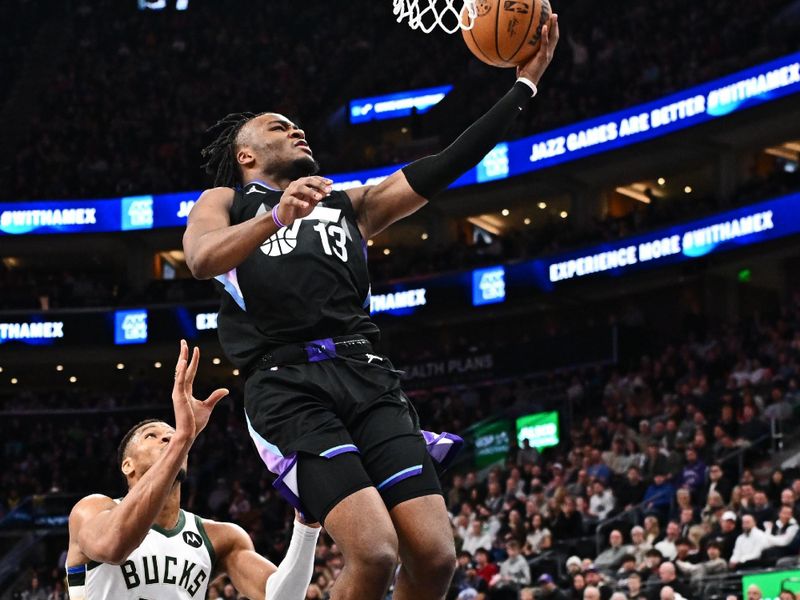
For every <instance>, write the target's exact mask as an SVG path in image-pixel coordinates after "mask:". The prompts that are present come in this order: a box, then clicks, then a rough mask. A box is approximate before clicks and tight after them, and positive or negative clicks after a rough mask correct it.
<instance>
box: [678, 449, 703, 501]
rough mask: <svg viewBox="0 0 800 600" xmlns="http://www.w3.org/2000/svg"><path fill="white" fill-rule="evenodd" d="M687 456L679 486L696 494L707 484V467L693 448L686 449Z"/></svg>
mask: <svg viewBox="0 0 800 600" xmlns="http://www.w3.org/2000/svg"><path fill="white" fill-rule="evenodd" d="M685 456H686V463H685V464H684V467H683V471H681V475H680V478H679V483H678V485H679V486H681V487H686V488H688V489H689V491H690V492H691V493H692V494H696V493H697V492H699V491H700V489H701V488H702V487H703V484H704V483H705V478H706V465H705V463H704V462H703V461H702V460H700V459H699V458H698V456H697V451H696V450H695V449H694V448H693V447H691V446H690V447H689V448H687V449H686V452H685Z"/></svg>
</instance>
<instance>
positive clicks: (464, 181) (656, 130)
mask: <svg viewBox="0 0 800 600" xmlns="http://www.w3.org/2000/svg"><path fill="white" fill-rule="evenodd" d="M434 89H439V88H434ZM441 89H445V88H441ZM419 91H420V90H418V91H417V92H419ZM422 91H427V92H430V90H422ZM798 91H800V52H797V53H795V54H791V55H789V56H784V57H782V58H779V59H777V60H774V61H771V62H768V63H765V64H762V65H759V66H756V67H752V68H750V69H747V70H744V71H740V72H738V73H735V74H733V75H729V76H727V77H723V78H721V79H717V80H715V81H712V82H709V83H705V84H701V85H698V86H695V87H692V88H689V89H687V90H684V91H682V92H679V93H676V94H673V95H671V96H667V97H666V98H662V99H660V100H657V101H654V102H649V103H647V104H642V105H639V106H636V107H633V108H630V109H626V110H622V111H618V112H615V113H611V114H609V115H605V116H602V117H597V118H595V119H590V120H587V121H582V122H580V123H575V124H573V125H569V126H567V127H562V128H560V129H556V130H554V131H550V132H546V133H541V134H537V135H534V136H530V137H526V138H522V139H519V140H514V141H510V142H502V143H500V144H498V145H497V146H495V148H494V149H492V151H491V152H489V154H487V155H486V157H485V158H484V159H483V160H482V161H481V162H480V163H479V164H478V165H477V166H476V167H474V168H472V169H470V170H469V171H467V172H466V173H465V174H464V175H463V176H462V177H460V178H459V179H458V181H456V182H455V183H454V184H453V185H452V186H450V187H451V188H457V187H461V186H466V185H474V184H481V183H488V182H492V181H501V180H503V179H507V178H509V177H514V176H516V175H522V174H525V173H531V172H533V171H538V170H541V169H545V168H548V167H552V166H555V165H558V164H562V163H566V162H570V161H573V160H578V159H580V158H583V157H586V156H591V155H595V154H600V153H603V152H609V151H611V150H616V149H619V148H624V147H626V146H631V145H634V144H638V143H640V142H644V141H647V140H651V139H655V138H658V137H662V136H665V135H667V134H669V133H673V132H675V131H679V130H681V129H686V128H688V127H693V126H695V125H700V124H702V123H706V122H708V121H711V120H714V119H718V118H721V117H724V116H727V115H730V114H734V113H738V112H740V111H742V110H744V109H747V108H750V107H754V106H761V105H764V104H767V103H770V102H773V101H775V100H777V99H778V98H781V97H783V96H788V95H789V94H794V93H796V92H798ZM417 92H414V93H417ZM408 93H412V92H408ZM426 95H430V94H423V96H426ZM434 95H435V94H434ZM393 96H396V95H393ZM367 100H369V99H367ZM397 102H400V101H397ZM406 103H407V102H406ZM401 104H402V102H400V103H399V104H396V105H392V106H394V108H397V109H398V110H400V109H399V107H400V105H401ZM403 110H408V111H409V113H410V110H411V108H407V109H403ZM362 112H363V108H362ZM369 112H370V113H375V109H374V108H372V109H370V111H369ZM390 112H391V111H387V113H386V114H389V113H390ZM423 112H424V111H423ZM362 116H363V115H362ZM402 166H403V165H389V166H385V167H380V168H377V169H369V170H366V171H355V172H350V173H338V174H333V175H330V178H331V179H332V180H333V181H334V184H333V187H334V188H335V189H337V190H347V189H351V188H354V187H360V186H364V185H375V184H377V183H380V182H381V181H383V180H384V179H386V178H387V177H388V176H389V175H391V174H392V173H394V172H395V171H396V170H397V169H399V168H401V167H402ZM199 196H200V191H191V192H181V193H176V194H157V195H149V196H135V197H128V198H111V199H107V200H68V201H56V200H50V201H40V202H14V203H0V235H25V234H44V233H47V234H52V233H93V232H106V231H128V230H137V229H156V228H162V227H183V226H185V225H186V217H187V216H188V214H189V211H190V210H191V208H192V206H194V203H195V201H196V200H197V198H198V197H199Z"/></svg>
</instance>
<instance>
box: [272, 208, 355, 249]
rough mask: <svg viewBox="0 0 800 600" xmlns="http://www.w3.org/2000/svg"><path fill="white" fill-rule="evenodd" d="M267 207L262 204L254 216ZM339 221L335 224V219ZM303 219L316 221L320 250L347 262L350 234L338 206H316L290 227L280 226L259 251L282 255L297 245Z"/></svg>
mask: <svg viewBox="0 0 800 600" xmlns="http://www.w3.org/2000/svg"><path fill="white" fill-rule="evenodd" d="M266 212H267V207H266V206H264V205H263V204H262V205H261V206H260V207H259V209H258V211H257V212H256V216H257V217H258V216H260V215H263V214H266ZM340 218H341V221H340V222H339V223H338V224H337V221H339V219H340ZM303 221H318V223H317V224H316V225H315V226H314V231H316V232H317V233H318V234H319V238H320V243H321V244H322V250H323V251H324V252H325V254H327V255H328V256H336V257H337V258H339V260H341V261H342V262H347V245H346V244H347V240H352V234H351V233H350V229H349V227H348V225H347V221H346V220H345V219H344V217H342V211H341V210H340V209H338V208H329V207H327V206H319V205H318V206H316V207H315V208H314V210H313V211H311V214H309V215H308V216H307V217H303V218H302V219H297V220H296V221H295V222H294V223H292V225H291V227H282V228H281V229H279V230H278V231H277V232H276V233H275V234H273V235H272V236H270V237H269V238H268V239H267V241H265V242H264V243H263V244H262V245H261V252H263V253H264V254H266V255H267V256H273V257H274V256H284V255H286V254H289V253H290V252H291V251H292V250H294V249H295V248H296V247H297V236H298V234H299V232H300V226H301V225H302V224H303Z"/></svg>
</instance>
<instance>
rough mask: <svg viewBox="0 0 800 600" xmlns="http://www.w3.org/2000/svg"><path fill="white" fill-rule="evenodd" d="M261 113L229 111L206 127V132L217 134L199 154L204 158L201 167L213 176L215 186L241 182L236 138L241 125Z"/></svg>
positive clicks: (234, 184)
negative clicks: (204, 160)
mask: <svg viewBox="0 0 800 600" xmlns="http://www.w3.org/2000/svg"><path fill="white" fill-rule="evenodd" d="M261 114H264V113H259V114H256V113H251V112H242V113H231V114H229V115H228V116H226V117H225V118H223V119H220V120H219V121H217V123H216V124H215V125H213V126H212V127H209V128H208V130H207V132H212V131H219V134H218V135H217V139H215V140H214V141H213V142H211V144H209V145H208V146H206V147H205V148H203V150H202V151H201V152H200V154H201V155H202V156H203V158H205V159H206V162H205V163H204V164H203V165H202V168H204V169H205V170H206V173H208V174H209V175H213V176H214V185H215V186H217V187H231V188H232V187H236V186H237V185H238V184H241V174H240V173H239V165H238V164H237V162H236V138H237V136H238V135H239V132H240V131H241V130H242V127H244V126H245V125H246V124H247V123H248V122H249V121H250V120H251V119H253V118H255V117H258V116H260V115H261Z"/></svg>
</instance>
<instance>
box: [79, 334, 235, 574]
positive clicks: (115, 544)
mask: <svg viewBox="0 0 800 600" xmlns="http://www.w3.org/2000/svg"><path fill="white" fill-rule="evenodd" d="M188 356H189V348H188V346H187V344H186V342H185V341H181V351H180V357H179V359H178V363H177V366H176V367H175V384H174V386H173V389H172V404H173V409H174V411H175V433H173V434H172V435H171V437H170V438H169V439H168V441H167V446H166V449H165V450H164V453H163V454H162V455H161V456H160V457H159V459H158V460H157V461H156V462H155V463H154V464H153V466H152V467H151V468H150V469H149V470H148V471H147V473H145V474H144V475H143V476H142V478H141V479H139V481H137V482H136V484H135V485H134V486H133V487H132V488H131V489H130V490H129V491H128V494H127V495H126V496H125V498H124V499H123V500H122V502H120V503H119V504H117V503H116V502H114V501H113V500H111V498H108V497H107V496H101V495H93V496H88V497H86V498H84V499H83V500H81V501H80V502H78V503H77V504H76V505H75V507H74V508H73V509H72V512H71V513H70V517H69V533H70V557H69V560H70V562H71V564H80V563H81V562H85V561H86V559H88V560H94V561H97V562H104V563H110V564H121V563H122V562H124V561H125V559H126V558H127V557H128V555H129V554H130V553H131V552H133V550H135V549H136V548H137V547H138V546H139V545H140V544H141V543H142V540H144V537H145V536H146V535H147V532H148V530H149V529H150V526H151V525H152V524H153V522H154V521H155V519H156V517H157V516H158V514H159V512H160V511H161V509H162V508H163V506H164V502H165V501H166V499H167V497H168V496H169V494H170V493H171V491H172V489H173V486H174V485H175V479H176V477H177V476H178V472H179V471H180V469H181V468H182V467H183V465H184V463H185V461H186V456H187V454H188V452H189V448H191V446H192V443H193V442H194V440H195V438H196V437H197V435H198V434H199V433H200V431H202V430H203V428H205V426H206V424H207V423H208V418H209V416H210V415H211V411H212V410H213V409H214V406H215V405H216V404H217V402H219V401H220V400H221V399H222V398H224V397H225V396H226V395H227V394H228V390H224V389H219V390H216V391H215V392H214V393H212V394H211V396H209V397H208V398H207V399H206V400H205V401H200V400H197V399H195V398H194V397H193V395H192V385H193V382H194V377H195V374H196V373H197V366H198V364H199V362H200V352H199V350H198V349H197V348H195V350H194V353H193V356H192V361H191V362H188V360H187V359H188ZM187 363H188V364H187Z"/></svg>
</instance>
